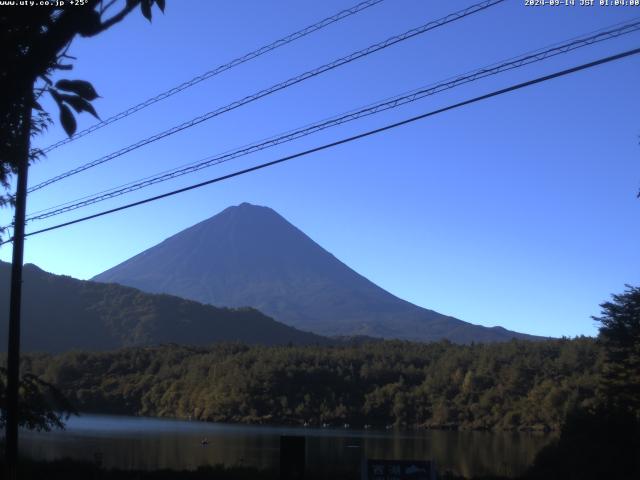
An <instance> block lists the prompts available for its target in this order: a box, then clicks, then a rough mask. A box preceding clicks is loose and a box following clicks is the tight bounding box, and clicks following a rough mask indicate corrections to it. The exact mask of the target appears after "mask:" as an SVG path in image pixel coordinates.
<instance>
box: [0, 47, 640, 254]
mask: <svg viewBox="0 0 640 480" xmlns="http://www.w3.org/2000/svg"><path fill="white" fill-rule="evenodd" d="M638 53H640V48H635V49H633V50H627V51H625V52H621V53H618V54H615V55H611V56H608V57H604V58H601V59H598V60H595V61H593V62H589V63H584V64H582V65H578V66H575V67H571V68H568V69H565V70H561V71H558V72H555V73H552V74H549V75H545V76H542V77H538V78H535V79H533V80H528V81H526V82H522V83H518V84H515V85H511V86H509V87H506V88H502V89H500V90H495V91H493V92H491V93H487V94H484V95H480V96H478V97H474V98H471V99H469V100H464V101H462V102H458V103H455V104H453V105H449V106H447V107H443V108H439V109H437V110H432V111H430V112H427V113H423V114H421V115H417V116H415V117H411V118H408V119H405V120H402V121H400V122H396V123H392V124H389V125H385V126H384V127H380V128H376V129H374V130H369V131H366V132H363V133H360V134H358V135H354V136H351V137H347V138H343V139H341V140H337V141H335V142H332V143H327V144H324V145H321V146H319V147H315V148H311V149H309V150H305V151H303V152H298V153H295V154H293V155H288V156H286V157H282V158H279V159H277V160H273V161H271V162H267V163H262V164H260V165H256V166H253V167H250V168H245V169H244V170H239V171H236V172H233V173H230V174H228V175H223V176H221V177H217V178H213V179H210V180H207V181H204V182H200V183H196V184H194V185H190V186H188V187H184V188H179V189H177V190H173V191H170V192H167V193H163V194H161V195H156V196H154V197H149V198H146V199H144V200H139V201H137V202H132V203H129V204H126V205H122V206H120V207H116V208H112V209H109V210H104V211H102V212H98V213H95V214H93V215H88V216H86V217H81V218H77V219H75V220H70V221H68V222H64V223H60V224H57V225H53V226H51V227H47V228H43V229H40V230H36V231H34V232H30V233H27V234H25V237H30V236H32V235H38V234H40V233H44V232H49V231H52V230H57V229H59V228H62V227H67V226H69V225H74V224H76V223H80V222H85V221H87V220H91V219H94V218H98V217H102V216H104V215H108V214H111V213H115V212H119V211H122V210H126V209H129V208H132V207H136V206H138V205H143V204H145V203H150V202H154V201H156V200H160V199H162V198H167V197H171V196H173V195H177V194H179V193H184V192H187V191H189V190H195V189H197V188H201V187H204V186H206V185H211V184H213V183H218V182H221V181H223V180H228V179H230V178H234V177H238V176H240V175H244V174H247V173H250V172H254V171H256V170H262V169H264V168H267V167H271V166H274V165H277V164H279V163H284V162H287V161H289V160H293V159H295V158H300V157H304V156H307V155H310V154H312V153H316V152H319V151H322V150H327V149H329V148H333V147H336V146H338V145H343V144H345V143H350V142H353V141H355V140H359V139H362V138H365V137H369V136H372V135H376V134H378V133H382V132H385V131H387V130H391V129H393V128H397V127H400V126H403V125H407V124H410V123H413V122H416V121H418V120H423V119H425V118H428V117H432V116H434V115H437V114H440V113H444V112H447V111H449V110H454V109H456V108H460V107H463V106H466V105H470V104H473V103H477V102H480V101H483V100H487V99H489V98H492V97H497V96H499V95H503V94H505V93H509V92H513V91H515V90H520V89H523V88H526V87H529V86H531V85H535V84H538V83H543V82H546V81H548V80H552V79H554V78H558V77H563V76H566V75H570V74H572V73H576V72H579V71H581V70H586V69H589V68H593V67H595V66H598V65H603V64H605V63H610V62H613V61H616V60H620V59H622V58H625V57H629V56H631V55H637V54H638ZM11 241H13V238H10V239H8V240H5V241H4V242H2V243H0V245H3V244H5V243H9V242H11Z"/></svg>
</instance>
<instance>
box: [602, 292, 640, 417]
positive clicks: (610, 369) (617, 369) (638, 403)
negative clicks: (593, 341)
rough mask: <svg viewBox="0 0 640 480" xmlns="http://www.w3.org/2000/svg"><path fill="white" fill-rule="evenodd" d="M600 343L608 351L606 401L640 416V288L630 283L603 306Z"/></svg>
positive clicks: (605, 379)
mask: <svg viewBox="0 0 640 480" xmlns="http://www.w3.org/2000/svg"><path fill="white" fill-rule="evenodd" d="M600 307H601V308H602V312H601V316H600V317H593V319H594V320H596V321H598V322H600V324H601V327H600V335H599V337H598V340H599V342H600V343H601V344H602V346H603V347H604V350H605V352H606V362H605V364H604V371H603V375H602V376H603V378H602V384H603V392H604V394H605V398H606V401H607V402H608V403H610V404H612V405H613V406H615V407H618V408H623V409H628V410H631V411H633V412H636V413H637V414H638V416H640V288H638V287H632V286H630V285H627V286H626V290H625V292H624V293H621V294H619V295H612V301H610V302H605V303H603V304H602V305H600Z"/></svg>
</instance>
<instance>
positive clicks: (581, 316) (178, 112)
mask: <svg viewBox="0 0 640 480" xmlns="http://www.w3.org/2000/svg"><path fill="white" fill-rule="evenodd" d="M355 3H356V1H355V0H339V1H338V0H325V1H322V2H320V1H310V0H297V1H293V0H287V1H285V0H271V1H259V0H252V1H248V0H242V1H240V0H238V1H234V2H213V1H205V0H200V1H197V0H185V1H175V0H173V1H169V2H167V4H168V5H167V9H166V14H165V15H164V16H162V15H160V14H159V12H158V11H157V10H155V11H154V13H155V15H154V21H153V23H152V24H151V25H149V24H148V23H147V22H146V20H144V19H143V17H142V16H141V15H140V14H139V13H136V14H134V15H131V16H130V18H128V19H127V20H125V21H124V22H123V23H121V24H120V25H118V26H116V27H114V28H113V29H111V30H110V31H108V32H107V33H105V34H103V35H101V36H99V37H96V38H94V39H77V40H76V41H75V42H74V44H73V47H72V49H71V52H70V53H71V54H72V55H75V56H76V57H77V61H76V62H75V70H74V71H73V72H70V73H69V72H64V73H65V75H64V77H65V78H81V79H86V80H90V81H92V83H93V84H94V86H95V87H96V89H97V90H98V92H99V93H100V95H101V96H102V98H101V99H99V100H97V101H96V102H95V106H96V108H97V109H98V111H99V113H100V114H101V116H102V117H103V118H106V117H108V116H110V115H112V114H115V113H117V112H119V111H121V110H123V109H124V108H126V107H128V106H130V105H132V104H135V103H138V102H140V101H142V100H145V99H146V98H147V97H149V96H152V95H155V94H156V93H159V92H161V91H163V90H166V89H168V88H171V87H173V86H174V85H176V84H178V83H181V82H182V81H185V80H188V79H190V78H191V77H193V76H195V75H198V74H200V73H203V72H205V71H207V70H209V69H211V68H214V67H216V66H218V65H220V64H223V63H226V62H227V61H228V60H231V59H233V58H235V57H238V56H241V55H242V54H244V53H246V52H249V51H251V50H253V49H255V48H257V47H260V46H262V45H264V44H266V43H270V42H271V41H273V40H275V39H277V38H280V37H282V36H284V35H286V34H288V33H291V32H293V31H295V30H298V29H300V28H302V27H304V26H306V25H308V24H311V23H314V22H316V21H318V20H319V19H321V18H324V17H326V16H328V15H331V14H333V13H335V12H337V11H338V10H341V9H343V8H347V7H349V6H351V5H353V4H355ZM472 3H474V1H473V0H464V1H463V0H446V1H444V0H442V1H436V0H433V1H420V0H386V1H385V2H383V3H382V4H381V5H378V6H375V7H373V8H370V9H368V10H366V11H364V12H362V13H360V14H358V15H356V16H353V17H351V18H349V19H347V20H344V21H342V22H339V23H338V24H335V25H332V26H330V27H328V28H326V29H324V30H323V31H321V32H318V33H315V34H312V35H310V36H308V37H306V38H304V39H302V40H300V41H297V42H296V43H294V44H292V45H289V46H286V47H283V48H281V49H279V50H277V51H275V52H273V53H270V54H267V55H265V56H263V57H261V58H260V59H258V60H255V61H252V62H250V63H249V64H245V65H242V66H240V67H238V68H235V69H233V70H231V71H228V72H226V73H223V74H222V75H220V76H217V77H215V78H213V79H211V80H208V81H206V82H203V83H201V84H199V85H198V86H196V87H194V88H191V89H189V90H187V91H185V92H182V93H180V94H178V95H176V96H174V97H172V98H171V99H169V100H166V101H164V102H161V103H159V104H156V105H155V106H153V107H150V108H148V109H146V110H145V111H144V112H140V113H138V114H136V115H133V116H131V117H129V118H127V119H125V120H123V121H121V122H118V123H117V124H115V125H111V126H109V127H106V128H104V129H102V130H100V131H99V132H96V133H95V134H92V135H89V136H87V137H84V138H82V139H79V140H78V141H76V142H73V143H71V144H69V145H66V146H64V147H61V148H59V149H57V150H56V151H54V152H51V153H50V154H49V156H48V158H46V159H45V160H43V161H41V162H40V163H38V164H36V165H35V166H34V167H32V168H31V171H30V179H29V180H30V185H34V184H36V183H38V182H39V181H43V180H45V179H47V178H49V177H51V176H53V175H55V174H58V173H61V172H63V171H66V170H68V169H70V168H73V167H74V166H77V165H80V164H83V163H85V162H88V161H90V160H93V159H96V158H98V157H100V156H102V155H105V154H107V153H110V152H112V151H114V150H117V149H119V148H121V147H124V146H126V145H129V144H130V143H133V142H135V141H137V140H140V139H142V138H144V137H146V136H149V135H152V134H154V133H156V132H159V131H160V130H163V129H165V128H168V127H171V126H173V125H175V124H178V123H181V122H183V121H185V120H188V119H190V118H192V117H195V116H197V115H200V114H202V113H205V112H208V111H210V110H214V109H215V108H217V107H220V106H223V105H226V104H228V103H230V102H232V101H234V100H237V99H240V98H242V97H244V96H246V95H248V94H251V93H254V92H256V91H258V90H261V89H263V88H265V87H269V86H270V85H272V84H274V83H277V82H279V81H282V80H285V79H287V78H289V77H291V76H294V75H296V74H298V73H301V72H303V71H306V70H309V69H311V68H314V67H316V66H319V65H321V64H323V63H326V62H328V61H331V60H333V59H335V58H338V57H341V56H343V55H345V54H348V53H350V52H352V51H354V50H358V49H360V48H363V47H366V46H368V45H369V44H372V43H375V42H378V41H380V40H384V39H386V38H387V37H389V36H391V35H394V34H397V33H401V32H404V31H405V30H408V29H409V28H412V27H415V26H418V25H421V24H423V23H426V22H427V21H428V20H430V19H437V18H440V17H442V16H444V15H446V14H447V13H450V12H452V11H455V10H457V9H460V8H463V7H465V6H468V5H470V4H472ZM576 3H578V4H579V0H576ZM639 15H640V8H633V7H597V6H596V7H580V6H578V5H576V6H574V7H564V6H561V7H548V6H547V7H527V6H525V5H524V0H508V1H507V2H505V3H504V4H502V5H499V6H496V7H493V8H491V9H489V10H487V11H485V12H482V13H479V14H477V15H473V16H471V17H469V18H466V19H463V20H461V21H459V22H456V23H454V24H450V25H448V26H445V27H442V28H439V29H437V30H435V31H432V32H428V33H426V34H424V35H421V36H419V37H417V38H414V39H412V40H409V41H406V42H403V43H402V44H399V45H396V46H393V47H391V48H388V49H386V50H384V51H382V52H379V53H376V54H374V55H371V56H368V57H366V58H364V59H361V60H359V61H357V62H355V63H352V64H350V65H347V66H344V67H341V68H339V69H336V70H333V71H331V72H328V73H326V74H324V75H322V76H319V77H316V78H314V79H311V80H308V81H306V82H304V83H302V84H299V85H296V86H294V87H291V88H288V89H286V90H285V91H282V92H279V93H276V94H274V95H272V96H270V97H268V98H265V99H262V100H259V101H257V102H254V103H253V104H251V105H247V106H244V107H241V108H239V109H237V110H235V111H234V112H231V113H228V114H225V115H223V116H220V117H218V118H215V119H213V120H210V121H208V122H205V123H203V124H201V125H199V126H197V127H194V128H192V129H189V130H187V131H184V132H182V133H179V134H177V135H174V136H172V137H170V138H168V139H165V140H162V141H159V142H156V143H154V144H153V145H150V146H147V147H143V148H141V149H139V150H137V151H136V152H134V153H131V154H129V155H126V156H123V157H120V158H118V159H116V160H114V161H112V162H110V163H108V164H106V165H102V166H100V167H97V168H95V169H93V170H90V171H88V172H85V173H83V174H80V175H77V176H75V177H73V178H71V179H68V180H66V181H62V182H59V183H57V184H56V185H53V186H51V187H50V188H46V189H43V190H40V191H38V192H35V193H33V194H32V195H31V196H30V198H29V201H28V211H29V212H33V211H36V210H39V209H42V208H46V207H49V206H52V205H55V204H58V203H61V202H64V201H67V200H73V199H75V198H77V197H81V196H84V195H87V194H90V193H93V192H97V191H100V190H103V189H106V188H109V187H111V186H115V185H119V184H122V183H126V182H128V181H131V180H136V179H138V178H140V177H144V176H148V175H151V174H153V173H157V172H160V171H162V170H166V169H168V168H171V167H174V166H177V165H181V164H184V163H188V162H191V161H194V160H198V159H201V158H203V157H206V156H208V155H212V154H216V153H221V152H224V151H226V150H228V149H231V148H234V147H238V146H241V145H244V144H246V143H249V142H253V141H255V140H259V139H262V138H264V137H268V136H271V135H273V134H277V133H280V132H284V131H287V130H290V129H292V128H296V127H298V126H302V125H305V124H307V123H310V122H313V121H316V120H320V119H323V118H325V117H328V116H332V115H334V114H338V113H342V112H345V111H348V110H351V109H354V108H357V107H360V106H363V105H366V104H369V103H371V102H374V101H377V100H381V99H384V98H386V97H389V96H392V95H395V94H398V93H402V92H405V91H407V90H411V89H414V88H417V87H420V86H424V85H428V84H430V83H433V82H436V81H439V80H443V79H446V78H448V77H451V76H453V75H456V74H460V73H464V72H466V71H468V70H471V69H474V68H478V67H482V66H485V65H488V64H491V63H494V62H497V61H500V60H503V59H506V58H509V57H513V56H515V55H519V54H521V53H524V52H528V51H530V50H534V49H537V48H539V47H543V46H547V45H549V44H553V43H556V42H558V41H562V40H565V39H568V38H571V37H574V36H577V35H580V34H583V33H587V32H590V31H593V30H596V29H599V28H601V27H605V26H608V25H611V24H614V23H616V22H620V21H623V20H628V19H631V18H634V17H636V16H639ZM639 45H640V34H638V33H634V34H631V35H628V36H626V37H623V38H619V39H616V40H613V41H609V42H605V43H603V44H601V45H596V46H593V47H588V48H585V49H581V50H579V51H576V52H573V53H571V54H568V55H563V56H560V57H557V58H554V59H551V60H547V61H545V62H542V63H538V64H535V65H531V66H529V67H525V68H523V69H520V70H518V71H514V72H508V73H506V74H504V75H500V76H496V77H492V78H490V79H485V80H483V81H479V82H475V83H473V84H470V85H466V86H464V87H460V88H456V89H454V90H451V91H449V92H447V93H445V94H440V95H437V96H434V97H430V98H428V99H425V100H421V101H419V102H417V103H415V104H413V105H411V106H407V107H403V108H399V109H397V110H394V111H392V112H386V113H384V114H381V115H376V116H374V117H370V118H368V119H364V120H360V121H357V122H354V123H352V124H349V125H345V126H342V127H339V128H335V129H331V130H328V131H326V132H323V133H321V134H319V135H314V136H311V137H307V138H305V139H302V140H299V141H296V142H293V143H290V144H287V145H284V146H281V147H278V148H275V149H270V150H267V151H264V152H261V153H258V154H254V155H251V156H248V157H245V158H243V159H237V160H234V161H232V162H229V163H228V164H225V165H222V166H217V167H213V168H210V169H206V170H203V171H200V172H198V173H196V174H192V175H188V176H184V177H182V178H181V179H178V180H174V181H172V182H167V183H164V184H160V185H157V186H155V187H152V188H149V189H145V190H142V191H140V192H138V193H136V194H133V195H130V196H126V197H121V198H120V199H117V200H111V201H109V202H104V203H101V204H98V205H96V206H94V207H90V208H86V209H82V210H78V211H76V212H73V213H70V214H68V215H63V216H60V217H55V218H53V219H50V220H46V221H42V222H39V223H33V224H32V225H29V226H28V228H27V230H28V231H29V230H34V229H36V228H43V227H45V226H48V225H53V224H55V223H59V222H60V221H62V220H70V219H73V218H76V217H77V216H79V215H86V214H89V213H92V212H97V211H99V210H103V209H105V208H107V207H112V206H117V205H119V204H121V203H125V202H128V201H132V200H136V199H141V198H144V197H147V196H150V195H152V194H157V193H162V192H164V191H167V190H170V189H173V188H178V187H180V186H184V185H188V184H190V183H195V182H198V181H202V180H205V179H208V178H212V177H214V176H218V175H220V174H223V173H227V172H231V171H234V170H236V169H239V168H244V167H247V166H250V165H254V164H257V163H260V162H264V161H268V160H271V159H275V158H277V157H279V156H282V155H285V154H289V153H293V152H296V151H299V150H303V149H306V148H310V147H313V146H316V145H319V144H321V143H324V142H327V141H330V140H333V139H337V138H341V137H343V136H347V135H350V134H354V133H357V132H360V131H363V130H366V129H369V128H374V127H377V126H381V125H384V124H386V123H390V122H392V121H397V120H399V119H402V118H405V117H408V116H411V115H416V114H418V113H421V112H424V111H428V110H432V109H434V108H437V107H441V106H444V105H447V104H449V103H453V102H456V101H460V100H463V99H466V98H469V97H471V96H474V95H479V94H482V93H486V92H489V91H491V90H494V89H497V88H501V87H504V86H507V85H510V84H512V83H515V82H518V81H523V80H525V79H528V78H532V77H534V76H539V75H542V74H546V73H550V72H553V71H555V70H558V69H561V68H566V67H568V66H572V65H575V64H579V63H583V62H586V61H589V60H593V59H596V58H598V57H601V56H605V55H609V54H612V53H617V52H619V51H622V50H627V49H630V48H634V47H638V46H639ZM639 74H640V57H632V58H628V59H625V60H621V61H619V62H616V63H614V64H609V65H606V66H601V67H598V68H596V69H592V70H589V71H586V72H581V73H578V74H575V75H572V76H570V77H567V78H562V79H557V80H553V81H551V82H547V83H545V84H542V85H537V86H534V87H531V88H529V89H527V90H523V91H519V92H515V93H511V94H508V95H505V96H502V97H500V98H494V99H491V100H488V101H485V102H482V103H479V104H475V105H472V106H468V107H464V108H463V109H458V110H455V111H451V112H448V113H445V114H442V115H438V116H436V117H432V118H430V119H427V120H424V121H421V122H418V123H414V124H412V125H410V126H407V127H403V128H401V129H396V130H394V131H390V132H387V133H384V134H381V135H377V136H375V137H371V138H368V139H365V140H361V141H358V142H355V143H352V144H349V145H345V146H341V147H338V148H335V149H332V150H328V151H325V152H322V153H318V154H315V155H313V156H309V157H306V158H303V159H298V160H295V161H293V162H290V163H285V164H283V165H279V166H276V167H273V168H270V169H267V170H263V171H260V172H256V173H252V174H249V175H246V176H243V177H240V178H236V179H233V180H230V181H227V182H224V183H220V184H217V185H213V186H209V187H205V188H203V189H200V190H197V191H192V192H189V193H186V194H182V195H180V196H177V197H173V198H170V199H165V200H162V201H158V202H155V203H153V204H149V205H145V206H141V207H137V208H135V209H131V210H128V211H126V212H121V213H117V214H114V215H110V216H108V217H102V218H100V219H96V220H92V221H89V222H85V223H83V224H78V225H75V226H71V227H68V228H64V229H60V230H57V231H55V232H50V233H46V234H42V235H38V236H34V237H31V238H30V239H29V240H28V241H27V244H26V251H25V261H26V262H31V263H35V264H37V265H39V266H40V267H42V268H43V269H45V270H48V271H51V272H54V273H58V274H66V275H71V276H73V277H77V278H82V279H87V278H90V277H92V276H93V275H95V274H97V273H100V272H102V271H103V270H105V269H107V268H109V267H112V266H114V265H116V264H118V263H120V262H122V261H124V260H126V259H127V258H129V257H131V256H132V255H134V254H136V253H139V252H141V251H143V250H145V249H147V248H149V247H151V246H153V245H155V244H156V243H158V242H160V241H162V240H163V239H165V238H166V237H168V236H170V235H172V234H174V233H176V232H178V231H180V230H182V229H184V228H186V227H188V226H190V225H192V224H194V223H196V222H199V221H202V220H204V219H206V218H208V217H210V216H212V215H215V214H216V213H218V212H219V211H221V210H222V209H224V208H226V207H227V206H229V205H235V204H239V203H241V202H245V201H246V202H251V203H255V204H259V205H266V206H269V207H271V208H274V209H275V210H276V211H278V212H279V213H280V214H282V215H283V216H284V217H285V218H287V219H288V220H289V221H291V222H292V223H293V224H294V225H296V226H297V227H299V228H300V229H301V230H303V231H304V232H305V233H307V234H308V235H309V236H310V237H311V238H313V239H314V240H315V241H317V242H318V243H319V244H320V245H321V246H323V247H324V248H326V249H327V250H329V251H330V252H331V253H333V254H334V255H335V256H336V257H338V258H339V259H340V260H342V261H343V262H345V263H346V264H347V265H349V266H351V267H352V268H354V269H355V270H356V271H358V272H359V273H361V274H362V275H364V276H366V277H368V278H369V279H371V280H372V281H374V282H375V283H377V284H379V285H380V286H382V287H383V288H385V289H387V290H389V291H390V292H392V293H393V294H395V295H397V296H399V297H402V298H404V299H407V300H409V301H411V302H414V303H416V304H418V305H421V306H424V307H428V308H431V309H434V310H437V311H439V312H441V313H445V314H449V315H453V316H455V317H458V318H460V319H463V320H465V321H469V322H473V323H478V324H482V325H488V326H493V325H502V326H504V327H506V328H509V329H513V330H518V331H522V332H527V333H533V334H540V335H552V336H561V335H566V336H575V335H581V334H586V335H593V334H595V333H596V325H595V323H594V322H593V321H592V320H591V319H590V316H591V315H594V314H597V313H598V311H599V307H598V304H599V303H601V302H602V301H605V300H607V299H608V298H609V296H610V294H611V293H617V292H621V291H623V289H624V284H625V283H629V284H634V285H638V284H640V268H639V267H640V249H639V248H638V246H639V241H638V239H639V238H640V221H639V220H640V216H639V213H640V200H638V199H637V198H636V193H637V191H638V188H639V187H640V146H639V145H638V140H639V134H640V115H639V111H640V88H638V85H640V81H639V80H640V78H639V77H640V75H639ZM61 78H62V77H61ZM45 104H46V106H47V107H49V108H53V107H52V106H51V105H50V103H47V102H45ZM93 122H94V120H93V118H92V117H90V116H88V115H86V114H85V115H82V116H80V118H79V126H80V128H83V127H86V126H89V125H91V124H92V123H93ZM63 136H64V134H63V133H62V131H61V129H60V128H59V126H58V125H57V122H56V125H55V126H53V127H52V128H51V130H50V132H49V133H47V134H46V135H44V136H42V137H40V138H38V139H37V140H36V144H38V145H41V146H46V145H49V144H50V143H52V142H53V141H56V140H58V139H60V138H62V137H63ZM0 217H1V218H0V219H1V220H2V223H3V224H6V223H7V222H8V221H9V218H10V212H9V210H7V209H5V210H3V211H1V212H0ZM10 255H11V249H10V248H8V247H7V246H3V247H1V248H0V258H1V259H3V260H9V259H10Z"/></svg>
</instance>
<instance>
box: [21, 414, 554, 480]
mask: <svg viewBox="0 0 640 480" xmlns="http://www.w3.org/2000/svg"><path fill="white" fill-rule="evenodd" d="M280 435H304V436H306V437H307V464H308V465H309V467H310V468H312V469H314V471H316V472H323V471H326V470H327V469H328V468H335V467H339V468H341V469H345V470H354V469H358V468H359V465H360V460H361V458H363V457H368V458H377V459H432V460H435V461H436V464H437V466H438V469H440V470H450V471H452V472H454V473H457V474H461V475H464V476H475V475H491V474H499V475H508V476H515V475H518V474H520V473H521V472H522V471H523V470H524V469H525V468H526V467H527V466H528V465H529V464H530V463H531V462H532V460H533V458H534V456H535V454H536V453H537V452H538V450H539V449H540V448H542V447H543V446H544V445H545V444H547V443H548V442H549V441H550V440H551V437H550V436H545V435H531V434H522V433H490V432H451V431H419V432H398V431H375V430H366V431H364V430H344V429H315V428H287V427H262V426H244V425H227V424H211V423H203V422H185V421H176V420H160V419H149V418H136V417H119V416H108V415H84V416H81V417H73V418H71V419H70V420H69V422H68V424H67V429H66V430H65V431H62V432H49V433H33V432H22V433H21V450H22V452H23V453H24V454H25V455H28V456H30V457H32V458H36V459H45V460H53V459H58V458H63V457H70V458H74V459H82V460H90V461H93V460H94V458H95V455H96V453H98V452H99V453H100V454H101V457H102V464H103V465H104V466H105V467H107V468H116V467H117V468H124V469H147V470H151V469H159V468H171V469H194V468H197V467H198V466H200V465H215V464H224V465H227V466H231V465H248V466H254V467H259V468H277V466H278V462H279V438H280ZM205 437H206V438H207V439H208V442H209V443H208V445H207V446H202V445H201V441H202V439H203V438H205ZM327 476H329V472H328V471H327Z"/></svg>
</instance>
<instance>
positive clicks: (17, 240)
mask: <svg viewBox="0 0 640 480" xmlns="http://www.w3.org/2000/svg"><path fill="white" fill-rule="evenodd" d="M32 100H33V87H32V85H30V86H29V89H28V91H27V92H26V94H25V97H24V113H23V117H22V125H21V127H22V132H21V137H22V145H21V147H22V148H20V149H18V155H19V157H20V158H18V159H17V160H18V161H17V167H18V172H17V185H16V206H15V216H14V221H13V258H12V261H11V296H10V300H9V347H8V355H7V422H6V428H5V439H6V442H5V448H6V451H5V458H6V467H7V478H8V480H16V479H17V476H18V472H17V469H18V388H19V385H20V306H21V302H22V264H23V260H24V224H25V215H26V210H27V173H28V171H29V148H30V137H31V108H32V103H33V101H32Z"/></svg>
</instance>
